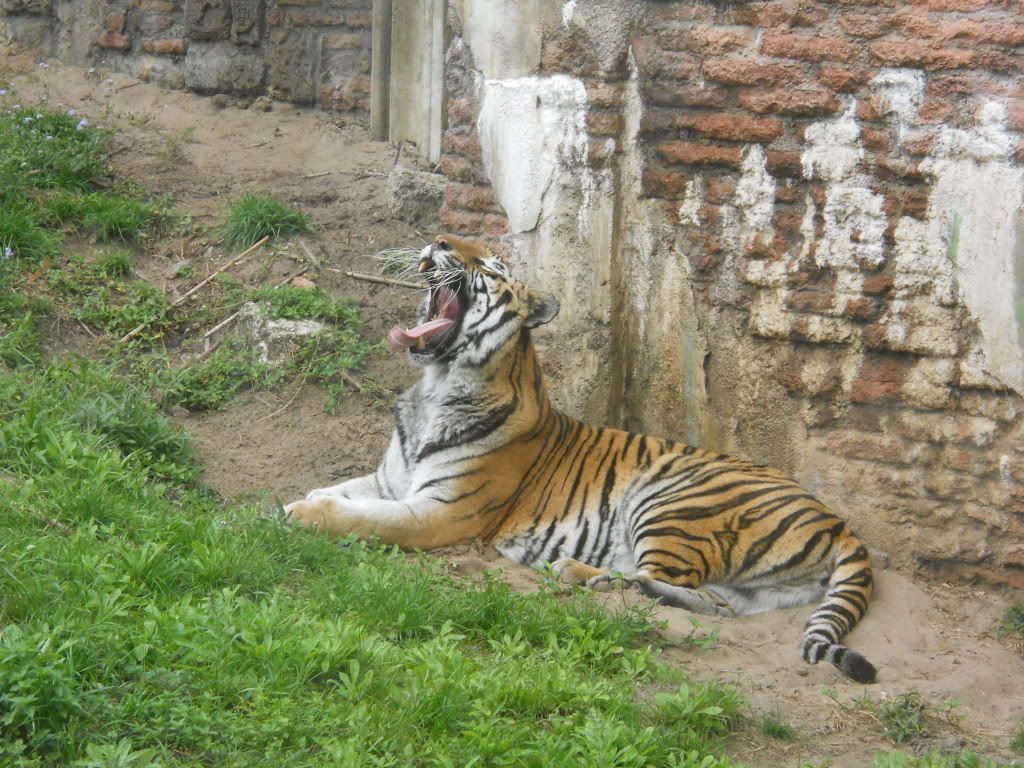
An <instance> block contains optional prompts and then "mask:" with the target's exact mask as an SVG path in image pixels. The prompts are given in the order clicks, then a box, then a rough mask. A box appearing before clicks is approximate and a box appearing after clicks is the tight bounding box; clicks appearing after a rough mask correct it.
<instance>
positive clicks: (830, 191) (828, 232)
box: [801, 101, 886, 269]
mask: <svg viewBox="0 0 1024 768" xmlns="http://www.w3.org/2000/svg"><path fill="white" fill-rule="evenodd" d="M855 108H856V102H853V101H851V102H850V104H849V105H848V106H847V109H846V110H845V111H844V112H843V114H842V115H840V116H839V117H837V118H836V119H835V120H826V121H823V122H819V123H814V124H813V125H811V126H810V127H808V128H807V131H806V134H805V135H806V140H807V147H806V149H805V150H804V152H803V155H802V156H801V161H802V163H803V171H804V177H805V178H807V179H819V180H821V181H824V182H825V183H826V187H825V205H824V208H823V209H822V218H823V220H824V225H825V226H824V232H823V234H822V237H821V240H820V241H819V242H818V243H817V248H816V251H815V261H816V262H817V263H818V264H819V265H820V266H830V267H842V268H846V269H857V268H859V267H869V268H874V267H877V266H878V265H879V264H881V263H882V260H883V258H884V252H883V247H882V236H883V235H884V233H885V227H886V218H885V214H884V213H883V211H882V203H883V198H882V196H881V195H876V194H875V193H874V192H872V191H871V188H870V180H869V178H868V176H867V175H866V174H865V173H863V172H862V171H861V170H860V162H861V159H862V158H863V157H864V147H863V145H862V144H861V141H860V126H859V125H858V124H857V121H856V120H855V119H854V110H855ZM805 242H806V241H805Z"/></svg>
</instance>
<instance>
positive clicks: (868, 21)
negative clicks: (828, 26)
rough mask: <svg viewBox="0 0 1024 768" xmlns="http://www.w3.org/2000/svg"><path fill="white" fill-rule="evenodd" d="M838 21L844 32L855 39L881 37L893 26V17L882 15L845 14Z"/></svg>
mask: <svg viewBox="0 0 1024 768" xmlns="http://www.w3.org/2000/svg"><path fill="white" fill-rule="evenodd" d="M838 21H839V26H840V28H841V29H842V30H843V32H845V33H846V34H848V35H853V36H855V37H869V38H873V37H881V36H882V35H884V34H885V33H886V32H888V31H889V29H890V27H891V26H892V17H891V16H888V15H886V14H880V13H845V14H843V15H842V16H840V17H839V19H838Z"/></svg>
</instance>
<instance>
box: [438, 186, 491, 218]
mask: <svg viewBox="0 0 1024 768" xmlns="http://www.w3.org/2000/svg"><path fill="white" fill-rule="evenodd" d="M445 204H446V205H447V206H448V207H449V208H452V209H455V208H462V209H465V210H467V211H481V212H484V213H501V212H502V210H501V206H499V205H498V201H497V200H495V198H494V190H493V189H492V188H491V187H484V186H476V185H472V184H458V183H454V182H453V183H449V184H448V186H447V187H446V188H445Z"/></svg>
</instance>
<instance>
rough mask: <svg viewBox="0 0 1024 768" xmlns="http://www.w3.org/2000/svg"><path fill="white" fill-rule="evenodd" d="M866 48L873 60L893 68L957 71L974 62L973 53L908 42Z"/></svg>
mask: <svg viewBox="0 0 1024 768" xmlns="http://www.w3.org/2000/svg"><path fill="white" fill-rule="evenodd" d="M868 48H869V49H870V50H871V54H872V55H873V56H874V57H875V59H877V60H878V61H879V62H881V63H882V64H885V65H887V66H893V67H921V66H923V67H925V68H926V69H957V68H961V67H970V66H972V65H973V64H974V61H975V54H974V52H973V51H969V50H965V49H963V48H932V47H930V46H927V45H922V44H919V43H909V42H876V43H871V44H870V45H869V46H868Z"/></svg>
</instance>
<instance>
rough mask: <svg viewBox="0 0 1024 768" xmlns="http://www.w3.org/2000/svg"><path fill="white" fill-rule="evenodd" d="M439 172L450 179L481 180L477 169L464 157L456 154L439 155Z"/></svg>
mask: <svg viewBox="0 0 1024 768" xmlns="http://www.w3.org/2000/svg"><path fill="white" fill-rule="evenodd" d="M441 173H442V174H444V175H445V177H447V178H449V179H451V180H452V181H464V182H474V181H482V180H483V179H481V178H480V174H479V173H478V171H477V169H476V168H474V166H473V164H472V163H470V162H469V161H468V160H466V158H464V157H459V156H458V155H441Z"/></svg>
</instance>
